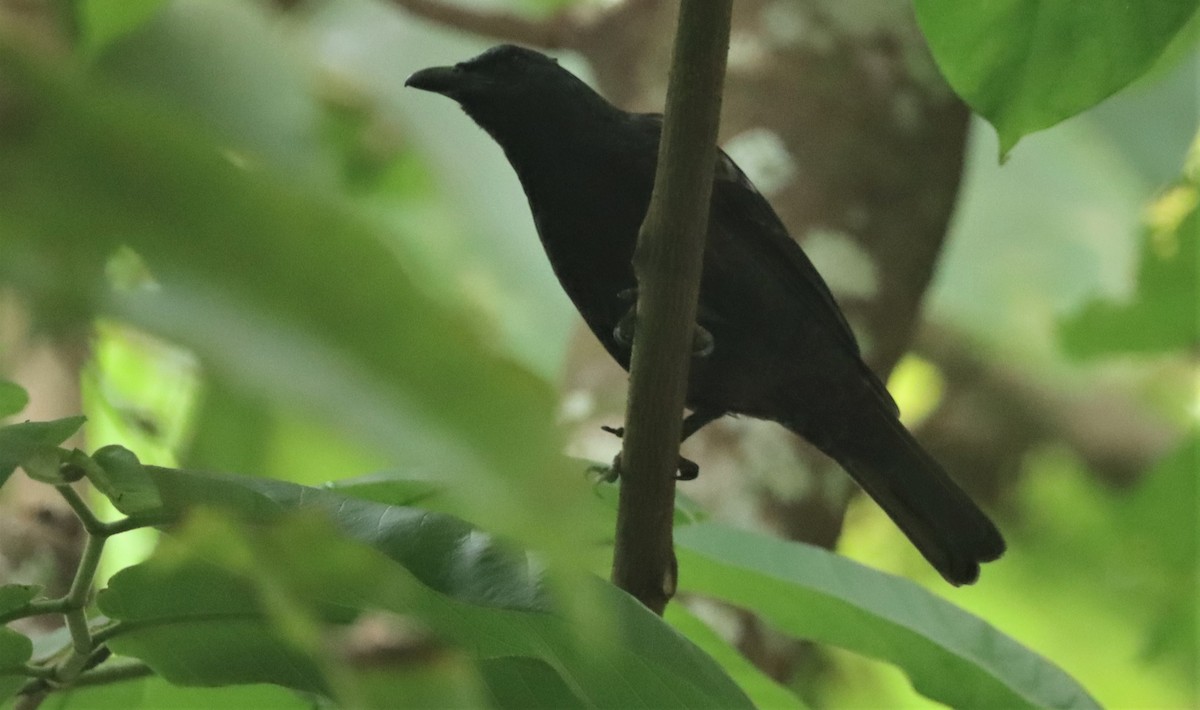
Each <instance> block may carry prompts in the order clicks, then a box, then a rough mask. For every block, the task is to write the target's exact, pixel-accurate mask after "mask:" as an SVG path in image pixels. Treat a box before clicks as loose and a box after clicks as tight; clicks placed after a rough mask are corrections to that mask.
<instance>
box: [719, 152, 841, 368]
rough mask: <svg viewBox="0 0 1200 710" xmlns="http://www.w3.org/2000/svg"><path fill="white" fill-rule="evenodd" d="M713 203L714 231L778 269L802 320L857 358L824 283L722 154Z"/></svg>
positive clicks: (750, 185) (759, 196)
mask: <svg viewBox="0 0 1200 710" xmlns="http://www.w3.org/2000/svg"><path fill="white" fill-rule="evenodd" d="M712 202H713V211H712V214H711V217H710V218H711V219H713V220H715V221H717V222H718V224H716V225H714V227H716V228H717V229H721V230H723V231H724V232H725V233H727V234H729V235H731V236H732V238H733V239H736V240H737V241H738V243H739V245H740V246H742V247H743V248H746V249H753V250H757V251H759V253H760V254H761V256H762V257H763V259H762V260H761V263H763V264H764V265H770V267H772V268H775V269H779V270H780V271H779V272H777V274H776V275H777V276H778V277H779V279H780V280H781V281H782V282H783V283H787V284H788V285H789V286H790V287H791V288H792V289H793V292H794V293H795V295H796V296H797V297H798V298H799V299H800V300H801V302H802V303H803V304H804V305H805V310H806V315H809V316H811V317H813V318H815V319H817V320H818V321H819V322H820V323H821V324H822V325H823V326H824V327H825V330H826V331H827V332H829V333H830V334H832V335H834V337H836V338H837V340H838V342H840V343H841V344H842V345H843V346H844V347H846V349H848V350H849V351H850V352H852V353H854V355H855V356H861V353H860V352H859V348H858V341H857V340H856V339H855V337H854V332H853V331H852V330H851V329H850V324H849V323H847V322H846V317H845V316H844V315H842V309H841V308H840V307H839V306H838V303H837V300H835V299H834V297H833V294H832V293H831V292H830V291H829V287H828V286H827V285H826V284H825V279H823V278H821V274H820V273H819V272H818V271H817V269H816V267H815V266H813V264H812V262H811V261H809V259H808V255H806V254H805V253H804V251H803V250H802V249H801V248H800V246H799V245H798V244H796V242H795V241H794V240H793V239H792V237H791V235H789V234H788V231H787V228H786V227H784V226H783V222H782V221H780V219H779V216H778V215H776V214H775V210H773V209H772V208H771V205H770V203H768V202H767V199H766V198H765V197H763V196H762V194H761V193H760V192H759V191H758V188H756V187H754V184H753V183H751V182H750V178H748V177H746V174H745V173H743V172H742V170H741V168H739V167H738V166H737V164H736V163H734V162H733V159H732V158H730V157H729V156H728V155H726V154H725V152H724V151H719V152H718V158H717V169H716V174H715V175H714V178H713V196H712ZM751 231H752V232H753V233H751Z"/></svg>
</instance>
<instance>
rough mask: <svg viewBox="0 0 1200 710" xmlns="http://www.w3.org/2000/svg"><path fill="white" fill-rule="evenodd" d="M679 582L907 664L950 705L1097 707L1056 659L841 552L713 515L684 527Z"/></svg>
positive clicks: (792, 629) (794, 631) (784, 627)
mask: <svg viewBox="0 0 1200 710" xmlns="http://www.w3.org/2000/svg"><path fill="white" fill-rule="evenodd" d="M675 540H676V544H677V553H678V556H679V570H680V573H679V579H680V589H681V591H688V592H693V593H696V594H701V595H704V596H708V597H712V598H715V599H719V600H721V601H725V602H728V603H730V604H733V605H734V606H738V607H741V608H745V609H753V610H754V612H755V613H756V614H758V615H759V616H760V617H761V618H762V619H763V620H765V621H766V622H767V623H769V624H771V625H772V626H774V627H775V628H776V629H778V630H780V631H782V632H784V633H787V634H790V635H792V636H795V637H797V638H802V639H811V640H813V641H817V642H821V643H828V644H832V645H835V646H840V647H842V648H845V649H847V650H851V651H854V652H856V653H860V654H862V655H865V656H870V657H872V658H878V659H880V660H884V661H887V662H889V663H892V664H894V665H896V666H897V667H899V668H900V669H901V670H903V671H904V672H905V673H906V674H907V675H908V677H909V678H910V679H911V680H912V683H913V686H914V687H915V688H916V689H917V691H918V692H920V693H921V694H923V695H925V696H926V697H928V698H931V699H933V700H936V701H938V702H941V703H945V704H946V705H949V706H952V707H984V706H987V707H1014V708H1015V707H1038V708H1097V707H1099V706H1098V704H1097V703H1096V701H1095V700H1093V699H1092V698H1091V696H1089V695H1088V693H1087V691H1085V690H1084V689H1083V688H1082V687H1080V686H1079V684H1078V683H1076V682H1075V681H1074V680H1072V679H1071V677H1070V676H1068V675H1067V674H1066V673H1064V672H1063V671H1062V670H1060V669H1059V668H1058V667H1057V666H1055V665H1054V664H1052V663H1050V662H1049V661H1048V660H1046V659H1045V658H1042V657H1041V656H1039V655H1038V654H1036V653H1034V652H1033V651H1031V650H1029V649H1027V648H1025V647H1024V646H1021V645H1020V644H1019V643H1017V642H1016V641H1014V640H1013V639H1012V638H1010V637H1008V636H1005V635H1004V634H1002V633H1000V632H999V631H997V630H996V629H994V628H992V627H991V626H988V625H987V624H986V623H985V622H984V621H983V620H982V619H979V618H978V617H975V616H972V615H971V614H969V613H967V612H965V611H963V610H962V609H959V608H958V607H956V606H954V605H953V604H951V603H949V602H947V601H944V600H942V599H939V598H938V597H936V596H934V595H933V594H930V593H929V592H927V591H925V590H924V589H921V588H920V587H918V586H917V585H915V584H913V583H912V582H909V581H908V580H905V579H901V578H899V577H893V576H891V575H887V574H884V573H881V572H877V571H875V570H871V569H870V568H867V567H864V566H862V565H860V564H857V563H855V562H852V561H851V560H848V559H846V558H844V557H841V556H839V555H837V554H834V553H831V552H828V551H826V550H822V549H819V548H816V547H811V546H808V545H802V544H799V543H794V542H786V541H783V540H778V539H774V538H770V537H766V536H763V535H757V534H754V533H749V532H744V531H740V530H734V529H731V528H726V527H722V526H719V525H715V524H708V523H703V524H698V525H689V526H685V527H681V528H678V529H677V530H676V532H675Z"/></svg>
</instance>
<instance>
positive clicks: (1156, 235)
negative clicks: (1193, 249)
mask: <svg viewBox="0 0 1200 710" xmlns="http://www.w3.org/2000/svg"><path fill="white" fill-rule="evenodd" d="M1198 204H1200V193H1198V192H1197V191H1196V188H1195V187H1193V186H1191V185H1177V186H1175V187H1173V188H1171V189H1170V190H1167V191H1166V192H1165V193H1163V195H1162V197H1159V198H1158V199H1157V200H1155V201H1154V202H1152V203H1150V205H1149V207H1148V208H1147V209H1146V223H1147V224H1148V225H1149V227H1150V244H1151V247H1153V249H1154V253H1155V254H1156V255H1157V256H1158V257H1159V258H1161V259H1164V260H1165V259H1170V258H1172V257H1173V256H1175V254H1176V253H1177V252H1178V251H1179V234H1178V232H1179V226H1180V225H1181V224H1183V220H1184V219H1186V218H1187V216H1188V215H1189V214H1191V213H1192V212H1194V211H1195V210H1196V206H1197V205H1198Z"/></svg>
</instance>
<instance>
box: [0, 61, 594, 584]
mask: <svg viewBox="0 0 1200 710" xmlns="http://www.w3.org/2000/svg"><path fill="white" fill-rule="evenodd" d="M3 71H4V75H5V77H6V89H7V90H8V91H10V93H12V95H13V96H19V100H18V99H14V101H13V102H11V103H12V105H13V106H16V107H18V108H17V109H14V110H19V111H20V112H21V116H20V117H19V120H18V118H14V119H13V120H12V121H9V122H7V123H5V124H4V125H5V126H10V127H13V128H12V130H5V131H0V148H2V149H3V152H4V156H5V159H4V160H3V161H0V222H2V223H3V229H0V281H4V282H6V283H9V284H10V285H12V286H14V287H16V288H17V290H19V291H21V292H22V293H23V294H24V295H26V296H27V297H29V298H30V299H31V300H32V301H33V302H34V303H35V304H36V305H37V306H38V307H37V308H35V310H36V311H37V312H38V313H39V314H40V315H41V317H43V318H57V319H71V318H90V317H93V316H94V315H95V313H96V311H98V310H100V311H104V312H106V313H109V314H112V315H113V316H114V317H118V318H121V319H124V320H125V321H126V322H129V323H131V324H134V325H136V326H137V327H140V328H142V329H145V330H148V331H151V332H154V333H156V334H158V335H161V336H164V337H167V338H170V339H172V340H174V341H175V342H177V343H179V344H181V345H184V346H186V347H188V348H190V349H191V350H193V351H194V352H195V353H197V354H198V355H199V356H200V358H201V359H202V361H203V364H204V366H205V372H206V376H209V377H211V378H213V379H214V380H216V381H219V382H220V383H221V384H222V385H223V386H226V387H228V388H230V389H231V390H233V391H238V392H240V393H242V394H243V395H244V396H246V397H249V398H252V399H257V400H260V401H267V402H269V403H270V404H272V405H273V406H276V407H281V408H284V409H288V410H290V411H295V412H297V413H301V414H304V415H305V416H308V417H311V418H312V419H314V420H316V421H319V422H322V423H324V424H326V425H327V426H330V427H332V428H334V429H335V430H337V431H338V432H339V433H341V434H343V435H346V436H347V437H348V438H352V439H354V440H355V441H357V442H358V443H360V444H365V445H367V446H368V447H370V448H371V449H372V450H373V451H375V452H378V453H380V454H382V455H383V456H385V457H386V458H387V459H389V462H390V463H393V464H395V465H396V466H398V467H404V468H408V467H414V466H415V467H419V468H420V469H421V470H426V471H429V472H430V475H433V476H437V477H439V478H444V479H447V480H451V481H456V482H459V483H461V485H457V486H453V487H452V495H454V496H455V498H456V500H458V501H459V502H460V503H461V505H462V508H463V510H464V512H465V513H466V514H467V515H468V517H470V518H471V519H473V520H478V521H481V522H482V523H484V524H485V525H486V527H488V528H489V529H491V530H495V531H497V532H501V533H504V534H506V535H510V536H512V537H513V538H514V539H517V540H520V541H523V542H526V543H529V544H530V545H531V546H533V547H537V548H538V549H539V550H542V551H544V552H545V553H547V554H548V555H549V556H550V557H551V558H553V559H558V560H569V559H570V557H571V555H572V554H573V550H574V549H577V547H578V546H579V545H580V544H582V542H581V540H582V536H581V531H580V530H579V529H578V528H577V527H576V526H575V524H574V522H575V521H576V520H577V519H578V517H579V516H578V512H579V510H580V508H581V506H583V505H586V504H587V489H586V486H585V485H584V484H583V482H582V480H579V479H575V480H572V479H571V478H570V477H569V476H567V475H566V474H567V472H568V471H569V468H568V467H567V465H566V464H565V459H564V458H563V457H562V454H561V450H562V445H561V433H560V432H559V431H558V429H557V428H556V427H555V425H554V413H555V407H556V405H555V401H556V400H555V395H554V392H553V390H552V388H551V387H550V386H549V385H548V384H547V383H546V382H544V381H541V380H539V379H537V378H535V377H533V376H532V375H531V374H530V373H529V372H528V371H526V370H524V369H522V368H520V367H518V366H516V365H515V364H514V363H512V362H511V361H509V360H508V359H506V358H505V357H503V356H501V355H499V354H498V353H497V351H496V348H495V347H493V345H492V344H491V343H490V342H489V340H488V338H487V337H486V334H484V333H482V332H481V331H480V330H479V328H477V327H476V326H475V325H474V321H473V320H472V318H471V317H470V316H469V314H466V313H463V312H460V311H458V310H455V309H454V308H451V307H448V306H446V305H445V304H443V303H441V302H438V301H435V300H433V299H432V298H430V297H429V296H428V295H427V294H426V293H425V292H424V291H423V290H421V289H420V288H419V287H418V285H417V284H416V283H415V282H414V280H413V279H412V278H411V276H410V275H409V273H408V272H407V270H406V268H405V265H404V264H405V261H404V256H403V252H404V250H405V247H404V246H403V243H402V242H397V241H396V240H395V239H393V238H392V237H393V235H388V234H382V233H380V232H379V231H378V230H377V229H375V228H374V227H373V226H372V225H370V224H368V223H367V222H365V221H364V220H362V219H360V218H358V217H356V216H354V215H352V214H351V213H350V212H349V211H348V210H347V209H346V205H344V204H341V203H338V202H336V201H334V200H329V199H324V198H322V197H321V196H320V195H318V194H316V193H314V192H313V190H311V189H310V188H306V187H299V186H297V185H295V184H292V183H290V182H288V181H286V180H284V179H282V178H280V177H277V176H273V175H271V174H270V173H269V172H267V171H265V170H263V169H262V168H261V166H248V165H247V164H245V163H244V162H243V161H242V160H240V159H239V157H238V156H234V155H230V154H229V153H228V152H226V151H224V150H223V146H221V145H218V144H216V143H214V142H212V141H208V140H205V139H204V135H205V134H204V132H203V131H202V130H199V129H198V128H197V127H196V126H194V125H192V123H190V122H189V121H188V120H187V119H186V118H182V117H180V116H179V115H177V114H173V113H171V112H169V111H166V110H164V109H163V108H162V107H161V106H156V105H153V104H147V103H145V102H144V101H139V100H134V99H132V98H130V97H129V96H126V95H124V94H122V92H120V91H119V90H116V89H113V88H112V87H96V86H93V85H90V84H87V83H83V82H74V81H70V80H67V79H65V78H63V77H57V78H52V77H48V76H46V75H44V74H42V73H40V72H39V71H38V70H36V69H34V68H32V67H30V66H28V65H27V64H25V63H23V61H22V60H20V59H19V58H17V57H15V56H13V55H12V54H11V52H10V53H9V55H7V56H6V57H5V58H4V61H3ZM21 126H24V128H23V129H20V130H18V129H17V128H19V127H21ZM119 245H124V246H127V247H128V248H131V249H133V250H134V251H136V252H137V253H138V254H139V255H140V256H141V257H142V258H143V260H144V261H145V263H146V265H147V267H148V268H149V269H150V271H151V272H152V273H153V274H154V276H155V278H156V281H157V283H158V286H159V288H157V289H154V290H137V289H134V290H126V291H121V292H116V293H108V292H106V291H105V289H104V286H103V274H102V266H103V264H104V263H105V261H106V259H107V256H108V254H110V253H112V252H113V251H114V250H115V249H117V248H118V246H119ZM331 473H333V474H342V473H345V472H331ZM330 477H333V476H332V475H331V476H330ZM548 496H549V497H548ZM534 499H537V500H540V501H541V504H540V506H539V514H538V515H537V516H531V515H529V514H528V501H530V500H534Z"/></svg>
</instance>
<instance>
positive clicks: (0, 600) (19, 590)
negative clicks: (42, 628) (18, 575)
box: [0, 584, 42, 624]
mask: <svg viewBox="0 0 1200 710" xmlns="http://www.w3.org/2000/svg"><path fill="white" fill-rule="evenodd" d="M41 592H42V588H41V587H40V586H37V585H35V584H5V585H4V586H0V624H3V623H4V618H5V616H7V615H8V614H11V613H13V612H15V611H20V610H21V609H23V608H24V607H25V605H26V604H28V603H29V602H31V601H33V600H34V599H35V598H36V597H37V595H38V594H41Z"/></svg>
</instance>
